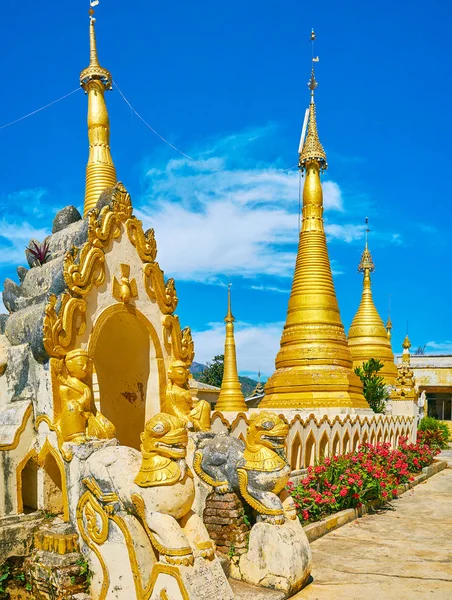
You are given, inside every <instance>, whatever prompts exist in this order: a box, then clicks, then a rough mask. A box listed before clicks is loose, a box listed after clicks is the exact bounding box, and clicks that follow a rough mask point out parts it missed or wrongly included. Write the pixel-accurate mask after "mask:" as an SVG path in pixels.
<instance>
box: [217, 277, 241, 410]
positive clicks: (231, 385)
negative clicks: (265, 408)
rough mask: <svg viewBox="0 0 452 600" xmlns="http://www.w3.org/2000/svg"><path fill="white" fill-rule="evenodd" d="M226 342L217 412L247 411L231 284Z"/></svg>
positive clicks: (229, 287) (226, 320)
mask: <svg viewBox="0 0 452 600" xmlns="http://www.w3.org/2000/svg"><path fill="white" fill-rule="evenodd" d="M224 320H225V322H226V340H225V343H224V371H223V381H222V382H221V391H220V395H219V396H218V401H217V403H216V405H215V410H221V411H223V412H225V411H239V410H240V411H246V410H248V407H247V405H246V402H245V397H244V396H243V392H242V387H241V385H240V381H239V374H238V372H237V356H236V352H235V339H234V321H235V319H234V317H233V315H232V310H231V284H229V286H228V313H227V315H226V317H225V319H224Z"/></svg>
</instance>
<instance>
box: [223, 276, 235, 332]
mask: <svg viewBox="0 0 452 600" xmlns="http://www.w3.org/2000/svg"><path fill="white" fill-rule="evenodd" d="M231 285H232V283H229V284H228V313H227V315H226V317H225V318H224V320H225V322H226V323H233V322H234V321H235V319H234V315H233V314H232V310H231Z"/></svg>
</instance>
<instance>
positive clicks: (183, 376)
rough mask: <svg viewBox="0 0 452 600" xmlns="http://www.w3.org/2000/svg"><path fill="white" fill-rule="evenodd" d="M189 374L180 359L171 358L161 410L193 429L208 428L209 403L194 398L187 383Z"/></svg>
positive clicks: (205, 429) (204, 429) (202, 429)
mask: <svg viewBox="0 0 452 600" xmlns="http://www.w3.org/2000/svg"><path fill="white" fill-rule="evenodd" d="M189 377H190V374H189V371H188V367H187V365H186V364H185V363H184V362H183V361H181V360H173V361H172V362H171V364H170V366H169V369H168V384H167V388H166V395H165V400H164V402H163V406H162V411H163V412H165V413H168V414H169V415H173V416H175V417H178V418H179V419H181V420H182V421H183V422H184V423H186V424H187V427H188V428H189V429H193V430H194V431H209V430H210V404H209V403H208V402H207V401H206V400H195V399H194V398H193V397H192V395H191V393H190V388H189V385H188V380H189Z"/></svg>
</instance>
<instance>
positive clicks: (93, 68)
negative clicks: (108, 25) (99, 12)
mask: <svg viewBox="0 0 452 600" xmlns="http://www.w3.org/2000/svg"><path fill="white" fill-rule="evenodd" d="M93 5H94V6H95V4H93V3H91V7H92V6H93ZM93 15H94V9H93V8H90V9H89V66H88V67H86V69H83V71H82V72H81V73H80V85H81V86H82V88H84V89H85V91H86V87H85V86H86V85H87V84H88V83H89V82H90V81H92V80H93V79H98V80H99V81H101V82H102V83H103V85H104V88H105V89H106V90H111V89H112V81H113V80H112V76H111V73H110V71H107V69H104V68H103V67H101V66H100V64H99V58H98V56H97V44H96V31H95V28H94V23H95V22H96V19H95V18H94V16H93Z"/></svg>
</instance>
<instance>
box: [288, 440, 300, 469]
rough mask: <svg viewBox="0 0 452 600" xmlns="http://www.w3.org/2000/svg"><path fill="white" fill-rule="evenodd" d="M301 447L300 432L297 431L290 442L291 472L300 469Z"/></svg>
mask: <svg viewBox="0 0 452 600" xmlns="http://www.w3.org/2000/svg"><path fill="white" fill-rule="evenodd" d="M302 449H303V446H302V443H301V437H300V432H299V431H297V433H296V434H295V437H294V439H293V442H292V449H291V451H290V467H291V469H292V471H297V470H298V469H301V452H302Z"/></svg>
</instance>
